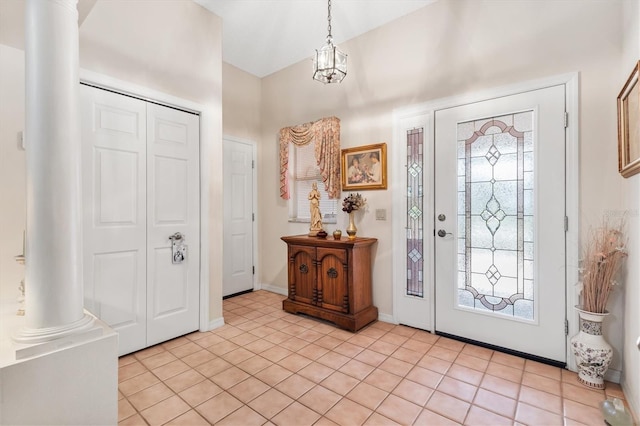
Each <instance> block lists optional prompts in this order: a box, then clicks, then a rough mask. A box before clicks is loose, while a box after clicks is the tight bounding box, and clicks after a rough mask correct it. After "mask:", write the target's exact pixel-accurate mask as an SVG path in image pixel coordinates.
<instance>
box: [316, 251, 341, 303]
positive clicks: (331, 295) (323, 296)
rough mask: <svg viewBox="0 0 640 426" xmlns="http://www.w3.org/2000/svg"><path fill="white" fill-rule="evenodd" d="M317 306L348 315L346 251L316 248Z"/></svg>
mask: <svg viewBox="0 0 640 426" xmlns="http://www.w3.org/2000/svg"><path fill="white" fill-rule="evenodd" d="M317 259H318V305H320V306H322V307H323V308H326V309H331V310H333V311H339V312H345V313H349V280H348V274H347V251H346V250H344V249H335V248H324V247H318V253H317Z"/></svg>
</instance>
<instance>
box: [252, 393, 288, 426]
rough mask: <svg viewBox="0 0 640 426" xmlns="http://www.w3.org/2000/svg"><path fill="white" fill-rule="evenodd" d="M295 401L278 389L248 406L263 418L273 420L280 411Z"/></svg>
mask: <svg viewBox="0 0 640 426" xmlns="http://www.w3.org/2000/svg"><path fill="white" fill-rule="evenodd" d="M292 402H293V399H291V398H289V397H288V396H287V395H285V394H283V393H282V392H280V391H278V390H276V389H270V390H268V391H267V392H265V393H263V394H262V395H260V396H259V397H257V398H255V399H254V400H253V401H251V402H250V403H249V404H248V405H249V406H250V407H251V408H253V409H254V410H255V411H256V412H258V413H260V415H262V416H263V417H266V418H267V419H271V418H272V417H274V416H275V415H276V414H278V413H279V412H280V411H282V410H284V409H285V408H287V407H288V406H289V405H290V404H291V403H292Z"/></svg>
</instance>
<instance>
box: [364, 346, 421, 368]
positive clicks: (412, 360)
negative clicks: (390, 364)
mask: <svg viewBox="0 0 640 426" xmlns="http://www.w3.org/2000/svg"><path fill="white" fill-rule="evenodd" d="M372 346H373V345H372ZM423 355H424V354H422V353H420V352H416V351H412V350H411V349H407V348H402V347H401V348H398V349H397V350H396V351H394V352H393V353H392V354H391V358H395V359H399V360H400V361H404V362H408V363H409V364H412V365H415V364H417V363H418V362H419V361H420V359H421V358H422V357H423Z"/></svg>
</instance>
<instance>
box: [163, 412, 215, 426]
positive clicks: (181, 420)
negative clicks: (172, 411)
mask: <svg viewBox="0 0 640 426" xmlns="http://www.w3.org/2000/svg"><path fill="white" fill-rule="evenodd" d="M166 425H167V426H208V425H209V422H208V421H206V420H205V419H204V417H202V416H201V415H200V414H198V412H197V411H196V410H189V411H187V412H186V413H184V414H182V415H180V416H178V417H176V418H175V419H173V420H171V421H170V422H169V423H166Z"/></svg>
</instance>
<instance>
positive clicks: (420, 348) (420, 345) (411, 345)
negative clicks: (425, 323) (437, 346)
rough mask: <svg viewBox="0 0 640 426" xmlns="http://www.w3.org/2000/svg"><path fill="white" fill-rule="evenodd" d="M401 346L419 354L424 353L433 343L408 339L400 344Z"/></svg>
mask: <svg viewBox="0 0 640 426" xmlns="http://www.w3.org/2000/svg"><path fill="white" fill-rule="evenodd" d="M402 347H403V348H405V349H409V350H412V351H414V352H417V353H419V354H420V355H424V354H426V353H427V352H428V351H429V350H430V349H431V348H432V347H433V345H432V344H430V343H425V342H421V341H420V340H413V339H409V340H407V341H406V342H404V343H403V344H402Z"/></svg>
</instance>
